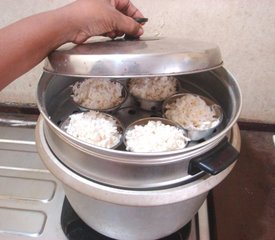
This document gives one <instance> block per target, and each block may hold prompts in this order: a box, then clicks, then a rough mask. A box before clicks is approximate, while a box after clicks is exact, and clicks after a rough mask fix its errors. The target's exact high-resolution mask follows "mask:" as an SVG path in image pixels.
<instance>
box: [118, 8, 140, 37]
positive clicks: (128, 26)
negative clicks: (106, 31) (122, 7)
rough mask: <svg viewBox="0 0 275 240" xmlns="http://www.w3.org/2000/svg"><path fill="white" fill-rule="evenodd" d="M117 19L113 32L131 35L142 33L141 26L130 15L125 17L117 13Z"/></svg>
mask: <svg viewBox="0 0 275 240" xmlns="http://www.w3.org/2000/svg"><path fill="white" fill-rule="evenodd" d="M119 15H120V16H119V18H120V19H119V20H118V21H116V26H115V32H116V33H125V34H128V35H131V36H136V37H139V36H141V35H142V34H143V28H142V26H141V25H140V24H139V23H137V22H136V21H135V20H134V19H132V18H131V17H127V16H125V15H123V14H121V13H119Z"/></svg>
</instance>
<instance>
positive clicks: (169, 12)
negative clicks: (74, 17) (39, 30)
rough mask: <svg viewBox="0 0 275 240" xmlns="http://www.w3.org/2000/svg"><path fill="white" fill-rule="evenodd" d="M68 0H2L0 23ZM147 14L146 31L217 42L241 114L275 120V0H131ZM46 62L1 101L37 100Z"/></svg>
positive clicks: (264, 119) (17, 82)
mask: <svg viewBox="0 0 275 240" xmlns="http://www.w3.org/2000/svg"><path fill="white" fill-rule="evenodd" d="M68 2H70V1H65V0H12V1H10V0H1V1H0V9H1V10H2V11H1V15H0V26H1V27H2V26H5V25H7V24H9V23H11V22H13V21H15V20H17V19H20V18H22V17H24V16H27V15H30V14H33V13H35V12H39V11H44V10H47V9H50V8H55V7H57V6H61V5H63V4H66V3H68ZM133 2H134V3H135V4H136V6H138V7H139V8H140V9H141V10H142V11H143V13H144V15H145V16H146V17H148V18H149V22H148V23H147V24H146V26H145V31H146V33H145V34H146V35H150V36H152V35H154V36H167V37H172V36H176V37H182V38H189V39H195V40H203V41H208V42H214V43H216V44H218V45H219V46H220V48H221V50H222V55H223V59H224V66H225V67H226V68H227V69H228V70H230V71H231V72H232V73H233V75H234V76H235V77H236V78H237V79H238V82H239V83H240V86H241V88H242V92H243V103H244V104H243V111H242V114H241V118H244V119H248V120H253V121H261V122H267V123H275V90H274V89H275V27H274V25H275V14H274V12H275V1H272V0H263V1H257V0H230V1H229V0H207V1H202V0H200V1H199V0H192V1H187V0H169V1H168V0H133ZM41 71H42V65H39V66H37V67H36V68H35V69H33V70H31V71H30V72H29V73H27V74H25V75H24V76H22V77H20V78H19V79H18V80H17V81H15V82H14V83H12V84H11V85H10V86H8V87H7V88H6V89H5V90H3V91H2V92H1V93H0V102H4V101H11V102H19V103H29V102H30V103H32V102H35V90H36V83H37V81H38V79H39V77H40V75H41Z"/></svg>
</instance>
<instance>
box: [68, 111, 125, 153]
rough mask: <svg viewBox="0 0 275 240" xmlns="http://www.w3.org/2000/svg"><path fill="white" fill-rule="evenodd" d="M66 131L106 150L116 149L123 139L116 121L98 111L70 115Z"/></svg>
mask: <svg viewBox="0 0 275 240" xmlns="http://www.w3.org/2000/svg"><path fill="white" fill-rule="evenodd" d="M65 131H66V132H67V133H68V134H70V135H72V136H74V137H76V138H78V139H79V140H82V141H84V142H86V143H89V144H93V145H96V146H99V147H104V148H112V147H114V146H115V145H116V144H118V143H119V141H120V139H121V134H120V132H119V131H118V128H117V123H116V121H115V120H114V119H113V118H111V117H110V116H108V115H106V114H104V113H100V112H96V111H89V112H85V113H83V112H82V113H75V114H72V115H70V116H69V123H68V125H67V126H66V127H65Z"/></svg>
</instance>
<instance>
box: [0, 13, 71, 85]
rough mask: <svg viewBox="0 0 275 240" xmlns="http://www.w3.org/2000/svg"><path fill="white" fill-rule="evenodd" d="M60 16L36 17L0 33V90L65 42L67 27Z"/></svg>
mask: <svg viewBox="0 0 275 240" xmlns="http://www.w3.org/2000/svg"><path fill="white" fill-rule="evenodd" d="M60 14H63V13H62V11H58V12H57V11H49V12H46V13H41V14H37V15H34V16H31V17H29V18H26V19H23V20H21V21H19V22H16V23H14V24H12V25H10V26H8V27H6V28H3V29H1V30H0V36H1V37H0V53H1V59H0V89H2V88H4V87H5V86H6V85H8V84H9V83H10V82H11V81H12V80H14V79H16V78H17V77H19V76H20V75H21V74H23V73H25V72H26V71H28V70H29V69H31V68H32V67H34V66H35V65H37V64H38V63H39V62H41V61H42V60H43V59H44V57H45V56H47V55H48V53H49V52H50V51H52V50H53V49H55V48H57V47H59V46H60V45H62V44H63V43H65V42H67V41H69V38H70V36H69V32H70V31H69V27H70V26H69V25H70V24H69V22H68V21H65V20H64V16H61V15H60ZM66 29H68V30H66ZM61 32H62V34H60V33H61Z"/></svg>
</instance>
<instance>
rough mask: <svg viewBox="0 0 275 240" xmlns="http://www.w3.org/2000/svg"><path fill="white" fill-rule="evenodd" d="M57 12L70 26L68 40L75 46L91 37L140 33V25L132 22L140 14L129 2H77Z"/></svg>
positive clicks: (99, 0) (95, 0) (119, 0)
mask: <svg viewBox="0 0 275 240" xmlns="http://www.w3.org/2000/svg"><path fill="white" fill-rule="evenodd" d="M59 11H61V14H64V15H65V16H66V17H65V18H64V19H68V21H69V23H70V24H69V26H70V36H69V40H68V41H71V42H74V43H77V44H79V43H83V42H84V41H86V40H87V39H88V38H89V37H91V36H99V35H104V36H109V37H111V38H114V37H116V36H121V35H123V34H124V33H126V34H128V35H133V36H136V37H138V36H140V35H142V34H143V29H142V26H141V25H140V24H139V23H137V22H135V21H134V20H133V18H135V17H143V15H142V13H141V12H140V11H139V10H138V9H137V8H136V7H135V6H134V5H133V4H132V3H131V2H130V1H129V0H77V1H75V2H73V3H72V4H70V5H67V6H65V7H64V8H62V9H59Z"/></svg>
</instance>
